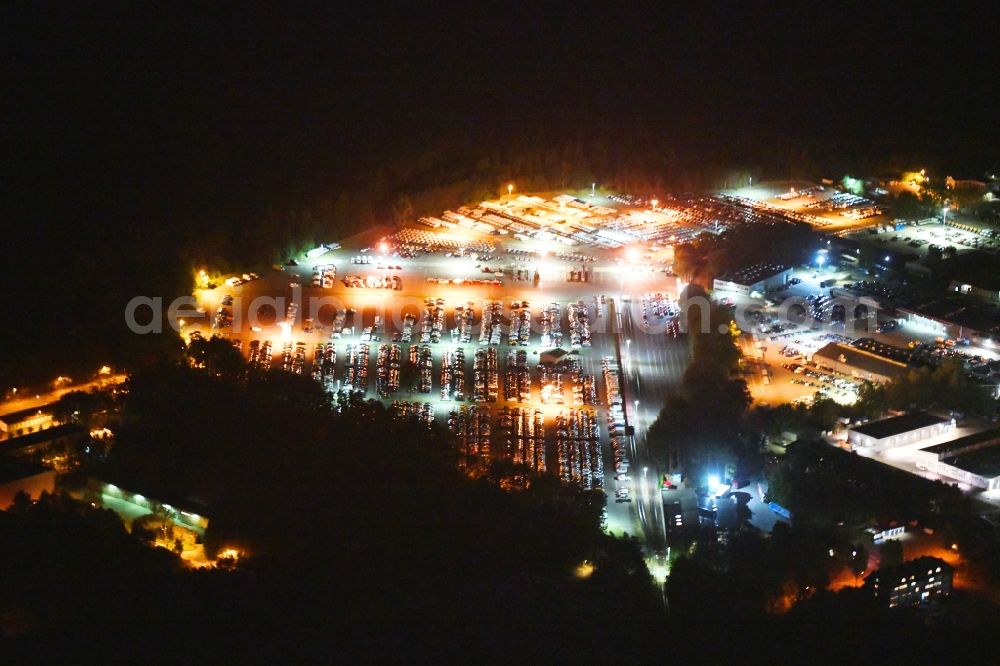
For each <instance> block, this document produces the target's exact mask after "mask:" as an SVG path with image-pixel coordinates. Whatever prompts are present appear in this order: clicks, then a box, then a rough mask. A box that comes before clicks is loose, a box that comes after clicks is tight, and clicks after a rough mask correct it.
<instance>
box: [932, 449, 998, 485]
mask: <svg viewBox="0 0 1000 666" xmlns="http://www.w3.org/2000/svg"><path fill="white" fill-rule="evenodd" d="M941 462H943V463H945V464H946V465H951V466H952V467H957V468H959V469H964V470H965V471H966V472H971V473H972V474H976V475H977V476H981V477H983V478H986V479H992V478H994V477H998V476H1000V447H996V446H991V447H986V448H982V449H976V450H975V451H969V452H968V453H960V454H958V455H957V456H951V457H950V458H943V459H942V460H941Z"/></svg>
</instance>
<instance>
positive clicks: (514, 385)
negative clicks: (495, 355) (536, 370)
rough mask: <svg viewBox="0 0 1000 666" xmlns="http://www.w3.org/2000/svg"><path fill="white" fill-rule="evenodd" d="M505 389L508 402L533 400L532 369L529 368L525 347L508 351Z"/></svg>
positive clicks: (505, 397) (505, 398) (504, 392)
mask: <svg viewBox="0 0 1000 666" xmlns="http://www.w3.org/2000/svg"><path fill="white" fill-rule="evenodd" d="M503 389H504V390H503V394H504V396H503V397H504V400H506V401H508V402H531V371H530V370H528V353H527V352H526V351H524V350H523V349H518V350H517V351H514V350H511V351H510V352H508V353H507V373H506V376H505V381H504V386H503Z"/></svg>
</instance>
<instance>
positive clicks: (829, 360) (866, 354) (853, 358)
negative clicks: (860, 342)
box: [812, 342, 910, 384]
mask: <svg viewBox="0 0 1000 666" xmlns="http://www.w3.org/2000/svg"><path fill="white" fill-rule="evenodd" d="M812 361H813V363H815V364H816V365H820V366H823V367H826V368H830V369H831V370H834V371H836V372H839V373H842V374H845V375H850V376H851V377H856V378H858V379H863V380H867V381H871V382H878V383H880V384H884V383H886V382H890V381H892V380H893V379H896V378H897V377H901V376H903V375H905V374H906V373H907V372H909V370H910V366H908V365H907V364H906V363H903V362H902V361H897V360H894V359H891V358H887V357H885V356H881V355H879V354H875V353H873V352H870V351H867V350H865V349H858V348H857V347H851V346H849V345H842V344H839V343H837V342H831V343H830V344H828V345H826V346H825V347H822V348H820V349H818V350H816V351H815V352H813V355H812Z"/></svg>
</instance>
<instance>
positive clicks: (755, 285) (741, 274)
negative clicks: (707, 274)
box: [712, 264, 792, 296]
mask: <svg viewBox="0 0 1000 666" xmlns="http://www.w3.org/2000/svg"><path fill="white" fill-rule="evenodd" d="M791 274H792V267H791V266H786V265H784V264H755V265H753V266H747V267H746V268H743V269H740V270H738V271H736V272H735V273H731V274H728V273H727V274H726V275H722V276H719V277H717V278H715V280H713V282H712V288H713V289H716V290H718V291H732V292H736V293H738V294H743V295H744V296H749V295H750V294H751V293H753V292H755V291H756V292H760V293H762V294H763V293H765V292H767V291H769V290H771V289H775V288H778V287H783V286H785V285H786V284H787V283H788V276H790V275H791Z"/></svg>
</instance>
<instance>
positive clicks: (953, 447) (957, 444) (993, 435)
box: [923, 428, 1000, 456]
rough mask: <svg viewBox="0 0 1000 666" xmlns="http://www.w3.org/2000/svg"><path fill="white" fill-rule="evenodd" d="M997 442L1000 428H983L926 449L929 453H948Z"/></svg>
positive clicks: (999, 441) (999, 442) (999, 436)
mask: <svg viewBox="0 0 1000 666" xmlns="http://www.w3.org/2000/svg"><path fill="white" fill-rule="evenodd" d="M994 441H995V442H997V443H998V444H1000V428H991V429H990V430H983V431H982V432H977V433H973V434H971V435H966V436H965V437H959V438H958V439H953V440H951V441H949V442H942V443H941V444H935V445H934V446H928V447H927V448H926V449H923V450H924V451H927V452H928V453H933V454H935V455H938V456H940V455H942V454H947V453H949V452H951V451H961V450H962V449H966V448H969V447H970V446H976V445H977V444H987V443H989V442H994Z"/></svg>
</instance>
